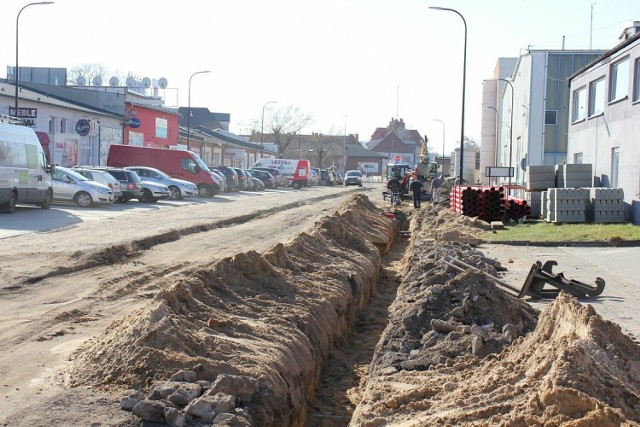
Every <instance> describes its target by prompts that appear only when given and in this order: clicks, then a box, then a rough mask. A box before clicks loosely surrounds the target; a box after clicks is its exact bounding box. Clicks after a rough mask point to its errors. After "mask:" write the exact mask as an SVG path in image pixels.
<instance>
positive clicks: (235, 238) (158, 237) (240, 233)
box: [0, 188, 367, 426]
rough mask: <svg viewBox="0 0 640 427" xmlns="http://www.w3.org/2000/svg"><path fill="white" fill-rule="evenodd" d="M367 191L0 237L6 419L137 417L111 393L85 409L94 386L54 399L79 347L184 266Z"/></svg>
mask: <svg viewBox="0 0 640 427" xmlns="http://www.w3.org/2000/svg"><path fill="white" fill-rule="evenodd" d="M360 191H364V192H367V189H366V188H365V189H364V190H363V189H344V188H313V189H307V190H306V191H304V190H303V191H300V192H295V191H291V192H285V193H272V194H265V195H264V196H261V197H254V198H252V199H250V201H244V202H242V203H234V202H230V203H224V202H222V201H219V200H216V201H214V202H212V203H205V204H198V205H192V206H186V207H181V208H179V209H162V210H156V211H154V212H153V213H149V212H138V213H133V214H131V215H119V216H118V217H116V218H112V219H109V220H105V221H89V222H84V223H79V224H76V225H74V226H72V227H67V228H64V229H60V230H52V231H49V232H43V233H29V234H22V235H18V236H14V237H11V238H6V239H3V240H2V242H1V243H2V245H0V300H1V304H2V310H1V311H0V378H2V380H1V382H0V387H1V388H0V390H1V391H2V399H0V425H2V422H3V421H4V422H5V423H8V424H5V425H12V426H14V425H25V426H27V425H28V426H35V425H52V424H51V421H52V420H56V419H57V420H58V421H60V424H59V425H69V424H66V423H65V422H64V420H69V419H71V418H73V419H75V420H76V421H75V422H76V423H77V424H75V425H89V424H90V423H89V422H88V421H91V422H102V423H103V424H102V425H119V423H122V422H124V421H125V420H126V419H127V418H129V417H130V415H129V414H128V413H126V412H123V411H116V412H113V406H114V405H113V397H109V398H108V399H110V400H109V402H108V403H109V404H110V405H105V406H104V410H105V413H104V414H99V413H96V411H97V410H98V409H95V408H94V409H93V410H92V413H89V414H86V416H84V417H83V416H82V405H83V402H84V401H85V400H87V399H88V400H91V401H93V402H95V401H100V399H98V396H100V394H99V393H97V392H95V395H94V392H90V393H88V394H86V393H80V392H78V391H77V390H76V391H73V392H69V393H67V394H66V396H67V397H66V398H64V399H62V402H58V404H57V405H56V404H54V403H52V401H54V402H55V400H56V399H60V397H59V396H60V395H59V394H58V393H59V391H60V384H61V383H62V384H64V381H65V378H59V373H60V372H64V369H65V367H66V365H67V364H68V363H69V358H70V355H71V354H72V353H73V352H74V351H75V350H76V349H77V348H78V346H79V345H81V344H82V343H83V342H85V341H86V340H87V339H88V338H90V337H93V336H96V335H97V334H99V333H100V332H102V331H103V330H104V329H105V328H106V327H107V326H108V325H110V324H111V323H112V322H113V321H114V320H115V319H119V318H122V317H123V316H125V315H126V314H128V313H131V312H132V311H134V310H135V309H136V308H139V307H140V306H142V305H144V304H145V303H146V302H148V301H149V299H150V298H152V297H153V295H155V294H156V293H157V292H159V290H161V289H162V287H163V283H170V282H172V281H173V280H175V279H176V277H179V276H180V275H181V271H182V270H183V269H184V268H185V267H187V266H188V267H189V268H193V266H194V264H207V263H211V262H213V261H214V260H215V259H221V258H224V257H228V256H232V255H234V254H236V253H239V252H246V251H249V250H253V251H258V252H262V251H264V250H266V249H267V248H269V247H271V246H273V245H275V244H276V243H279V242H282V241H286V240H287V239H288V238H290V237H291V236H293V235H295V234H297V233H299V232H300V231H301V230H304V229H305V228H308V227H309V226H311V225H313V223H314V222H315V221H317V220H318V218H320V217H322V216H323V215H326V214H327V213H328V212H330V211H333V210H335V209H336V207H337V206H339V205H340V204H341V203H342V202H343V201H344V200H345V197H348V196H349V195H350V194H352V193H354V192H360ZM41 213H43V214H45V213H46V212H44V211H43V212H41ZM92 396H93V397H92ZM74 407H75V408H74ZM69 412H73V413H74V415H73V417H69ZM78 417H79V418H78ZM7 420H9V421H7ZM85 422H86V423H85ZM53 424H56V423H53Z"/></svg>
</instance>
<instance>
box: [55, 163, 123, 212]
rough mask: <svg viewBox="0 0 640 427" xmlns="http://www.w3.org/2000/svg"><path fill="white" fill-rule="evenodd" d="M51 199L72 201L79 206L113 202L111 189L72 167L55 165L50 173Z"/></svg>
mask: <svg viewBox="0 0 640 427" xmlns="http://www.w3.org/2000/svg"><path fill="white" fill-rule="evenodd" d="M52 183H53V200H54V201H65V202H74V203H75V204H77V205H78V206H81V207H89V206H92V205H98V204H110V203H113V201H114V200H115V197H114V196H113V191H112V190H111V189H110V188H109V187H107V186H106V185H104V184H100V183H98V182H95V181H91V180H89V179H87V178H85V177H84V176H82V175H80V174H79V173H77V172H74V171H73V170H72V169H68V168H65V167H62V166H56V167H55V170H54V171H53V174H52Z"/></svg>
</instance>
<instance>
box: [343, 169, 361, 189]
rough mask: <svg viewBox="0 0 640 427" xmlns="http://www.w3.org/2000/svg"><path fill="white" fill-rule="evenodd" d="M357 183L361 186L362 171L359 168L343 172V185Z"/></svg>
mask: <svg viewBox="0 0 640 427" xmlns="http://www.w3.org/2000/svg"><path fill="white" fill-rule="evenodd" d="M348 185H357V186H358V187H362V172H360V171H359V170H350V171H347V172H346V173H345V174H344V186H345V187H346V186H348Z"/></svg>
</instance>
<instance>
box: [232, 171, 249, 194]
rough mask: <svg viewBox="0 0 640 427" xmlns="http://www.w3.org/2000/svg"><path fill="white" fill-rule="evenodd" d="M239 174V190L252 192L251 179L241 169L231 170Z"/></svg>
mask: <svg viewBox="0 0 640 427" xmlns="http://www.w3.org/2000/svg"><path fill="white" fill-rule="evenodd" d="M231 169H233V170H234V171H236V174H238V190H251V187H252V186H253V183H249V177H248V176H247V175H246V174H245V173H244V171H243V170H242V169H240V168H231Z"/></svg>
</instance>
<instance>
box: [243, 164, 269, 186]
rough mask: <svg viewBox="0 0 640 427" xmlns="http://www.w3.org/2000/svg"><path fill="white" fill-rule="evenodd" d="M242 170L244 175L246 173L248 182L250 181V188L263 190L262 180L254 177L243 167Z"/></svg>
mask: <svg viewBox="0 0 640 427" xmlns="http://www.w3.org/2000/svg"><path fill="white" fill-rule="evenodd" d="M242 172H244V173H245V175H247V177H248V179H249V182H251V183H252V185H251V188H252V189H253V190H254V191H262V190H264V188H265V187H264V183H263V182H262V181H260V180H259V179H258V178H256V177H255V176H253V173H252V172H251V171H250V170H248V169H243V170H242Z"/></svg>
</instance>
